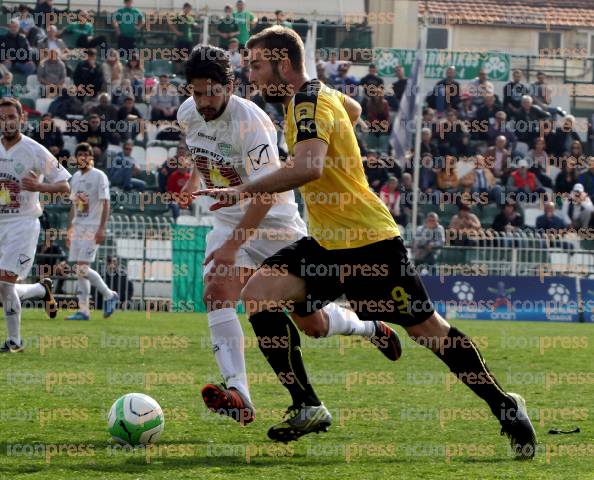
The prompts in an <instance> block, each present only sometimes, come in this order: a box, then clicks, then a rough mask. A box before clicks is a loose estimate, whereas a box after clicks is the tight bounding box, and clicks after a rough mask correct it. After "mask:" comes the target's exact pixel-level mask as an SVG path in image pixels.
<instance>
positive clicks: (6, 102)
mask: <svg viewBox="0 0 594 480" xmlns="http://www.w3.org/2000/svg"><path fill="white" fill-rule="evenodd" d="M0 107H14V108H16V111H17V113H18V114H19V117H22V116H23V106H22V105H21V102H19V101H18V100H17V99H16V98H13V97H3V98H0Z"/></svg>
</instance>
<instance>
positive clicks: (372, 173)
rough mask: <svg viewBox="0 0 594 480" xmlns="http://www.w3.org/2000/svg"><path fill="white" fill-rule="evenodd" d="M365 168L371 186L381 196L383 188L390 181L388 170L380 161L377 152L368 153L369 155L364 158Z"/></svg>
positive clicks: (370, 151)
mask: <svg viewBox="0 0 594 480" xmlns="http://www.w3.org/2000/svg"><path fill="white" fill-rule="evenodd" d="M363 168H364V169H365V175H366V177H367V181H368V183H369V186H370V187H371V188H372V189H373V191H374V192H375V193H377V194H379V192H380V190H381V188H382V187H383V186H384V184H385V183H386V182H387V181H388V170H387V169H386V166H385V164H384V163H383V162H382V161H381V160H380V159H379V155H378V154H377V152H376V151H374V150H368V151H367V155H366V156H365V157H363Z"/></svg>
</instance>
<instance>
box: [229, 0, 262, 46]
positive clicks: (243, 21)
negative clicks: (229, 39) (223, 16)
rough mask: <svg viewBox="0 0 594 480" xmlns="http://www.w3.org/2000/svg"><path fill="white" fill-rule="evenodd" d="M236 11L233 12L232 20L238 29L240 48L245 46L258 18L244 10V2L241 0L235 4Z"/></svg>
mask: <svg viewBox="0 0 594 480" xmlns="http://www.w3.org/2000/svg"><path fill="white" fill-rule="evenodd" d="M235 8H236V11H235V12H233V19H234V20H235V23H236V24H237V27H238V28H239V35H237V38H238V39H239V45H240V47H241V48H243V47H244V46H245V44H246V43H247V41H248V38H250V31H251V30H252V28H254V27H255V26H256V23H257V22H258V18H257V17H256V16H255V15H254V14H253V13H252V12H250V11H249V10H246V8H245V2H244V1H243V0H237V2H236V3H235Z"/></svg>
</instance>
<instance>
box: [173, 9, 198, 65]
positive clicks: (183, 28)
mask: <svg viewBox="0 0 594 480" xmlns="http://www.w3.org/2000/svg"><path fill="white" fill-rule="evenodd" d="M168 25H169V30H171V31H172V32H173V33H174V35H175V39H176V40H175V48H177V49H178V52H180V53H181V55H184V56H186V57H187V56H189V54H190V51H191V50H192V47H193V46H194V44H195V43H196V42H195V41H194V30H193V29H194V27H195V26H196V25H197V23H196V17H195V16H194V15H193V14H192V5H190V4H189V3H188V2H186V3H184V4H183V6H182V13H180V14H179V15H177V16H176V17H175V18H174V19H173V22H168Z"/></svg>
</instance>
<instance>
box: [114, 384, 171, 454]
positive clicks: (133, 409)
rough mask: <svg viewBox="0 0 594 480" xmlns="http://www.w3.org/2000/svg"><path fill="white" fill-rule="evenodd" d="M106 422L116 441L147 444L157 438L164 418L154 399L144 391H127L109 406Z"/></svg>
mask: <svg viewBox="0 0 594 480" xmlns="http://www.w3.org/2000/svg"><path fill="white" fill-rule="evenodd" d="M107 424H108V428H109V433H110V434H111V437H112V438H113V439H114V440H115V441H116V442H118V443H121V444H127V445H147V444H149V443H155V442H156V441H157V440H158V439H159V436H160V435H161V432H162V431H163V428H164V427H165V418H164V417H163V410H161V406H160V405H159V404H158V403H157V401H156V400H155V399H153V398H151V397H149V396H148V395H145V394H144V393H128V394H126V395H124V396H123V397H120V398H118V399H117V400H116V401H115V403H114V404H113V405H112V406H111V409H110V410H109V414H108V416H107Z"/></svg>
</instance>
